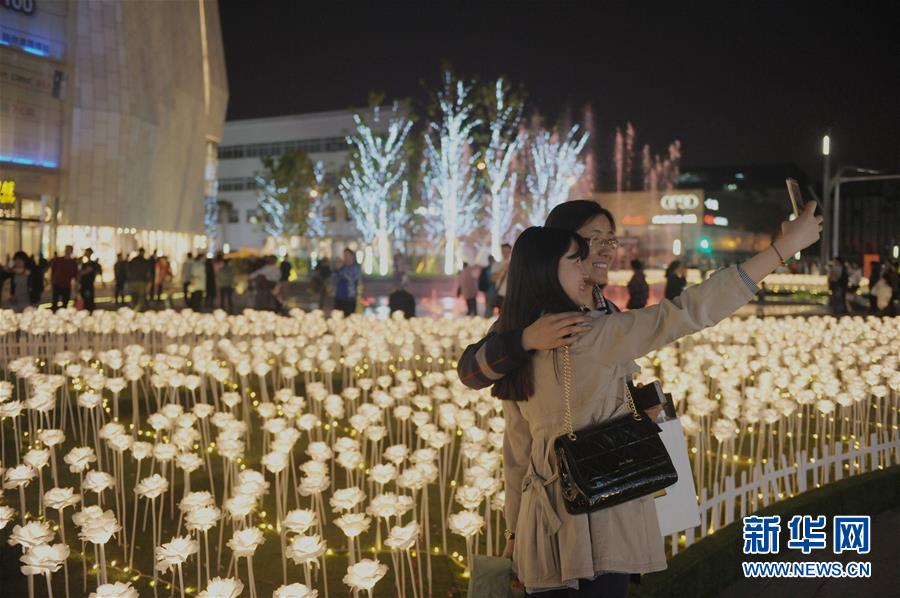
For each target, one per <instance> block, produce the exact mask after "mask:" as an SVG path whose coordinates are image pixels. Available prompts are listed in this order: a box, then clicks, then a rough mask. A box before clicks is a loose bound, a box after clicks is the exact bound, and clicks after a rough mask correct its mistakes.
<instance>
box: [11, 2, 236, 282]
mask: <svg viewBox="0 0 900 598" xmlns="http://www.w3.org/2000/svg"><path fill="white" fill-rule="evenodd" d="M227 102H228V91H227V82H226V75H225V56H224V52H223V49H222V36H221V31H220V26H219V9H218V4H217V2H216V1H215V0H193V1H190V2H189V1H185V2H168V3H156V2H74V1H68V0H17V1H16V2H9V1H6V2H2V1H0V190H2V191H3V193H2V199H0V259H2V258H5V256H6V255H7V254H10V253H12V252H14V251H16V250H18V249H23V250H25V251H26V252H28V253H36V252H38V251H42V252H43V253H44V254H45V255H47V256H49V255H50V254H52V253H53V251H55V250H58V249H61V248H62V246H63V245H66V244H72V245H74V246H75V250H76V252H78V253H80V252H81V251H83V250H84V249H85V248H87V247H91V248H92V249H93V250H94V253H95V255H97V256H98V257H99V258H100V261H101V262H102V263H103V264H104V265H105V266H109V268H107V270H108V271H109V272H111V271H112V267H111V266H112V263H113V262H114V261H115V255H116V253H117V252H125V253H127V252H129V251H132V250H134V249H136V248H137V247H144V248H145V249H146V250H147V251H148V252H149V251H154V250H156V251H159V252H160V253H165V254H168V255H170V256H171V257H172V258H173V261H174V262H175V263H177V262H178V261H179V260H180V259H181V258H182V257H183V256H184V255H185V253H187V252H188V251H190V250H193V249H196V248H198V247H202V246H203V244H204V243H205V237H204V236H203V232H204V226H203V224H204V223H203V211H204V198H205V197H210V196H212V197H214V195H215V189H214V185H212V184H211V183H214V182H215V176H214V175H212V176H210V173H211V172H214V169H215V154H216V152H215V146H216V144H217V143H218V142H219V140H220V139H221V134H222V123H223V121H224V117H225V106H226V104H227Z"/></svg>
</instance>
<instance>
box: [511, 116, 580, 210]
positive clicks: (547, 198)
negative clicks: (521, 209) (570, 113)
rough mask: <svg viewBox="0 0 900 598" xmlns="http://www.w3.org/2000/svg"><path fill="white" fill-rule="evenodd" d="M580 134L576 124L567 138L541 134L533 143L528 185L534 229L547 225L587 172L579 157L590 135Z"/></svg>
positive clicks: (552, 134) (527, 177) (528, 207)
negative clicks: (551, 211)
mask: <svg viewBox="0 0 900 598" xmlns="http://www.w3.org/2000/svg"><path fill="white" fill-rule="evenodd" d="M578 132H579V127H578V125H574V126H573V127H572V128H571V129H570V130H569V132H568V134H567V135H566V136H565V138H564V139H560V138H559V134H558V133H555V132H553V133H551V132H550V131H542V132H541V133H538V134H537V135H535V136H534V137H533V138H532V140H531V147H530V152H529V153H530V156H529V157H530V160H529V162H528V175H527V176H526V177H525V184H526V186H527V187H528V193H529V195H530V197H529V198H528V200H527V201H528V202H529V205H528V206H527V207H526V212H527V217H528V221H529V222H530V224H531V225H532V226H541V225H543V224H544V220H546V218H547V214H549V213H550V210H552V209H553V208H554V207H555V206H557V205H559V204H561V203H562V202H564V201H565V200H566V199H567V198H568V196H569V189H571V188H572V186H573V185H574V184H575V182H576V181H577V180H578V177H580V176H581V174H582V173H583V172H584V162H583V161H581V160H580V159H579V154H580V153H581V150H582V149H584V146H585V144H586V143H587V140H588V134H587V133H584V134H582V135H580V136H579V135H578Z"/></svg>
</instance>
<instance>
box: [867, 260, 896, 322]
mask: <svg viewBox="0 0 900 598" xmlns="http://www.w3.org/2000/svg"><path fill="white" fill-rule="evenodd" d="M873 272H874V270H873ZM871 286H872V297H874V299H875V309H876V311H875V314H876V315H879V316H886V315H888V308H889V307H890V305H891V297H892V296H893V294H894V290H893V289H892V288H891V283H890V282H888V273H887V272H886V271H885V272H880V274H879V276H878V282H876V283H875V284H874V285H871Z"/></svg>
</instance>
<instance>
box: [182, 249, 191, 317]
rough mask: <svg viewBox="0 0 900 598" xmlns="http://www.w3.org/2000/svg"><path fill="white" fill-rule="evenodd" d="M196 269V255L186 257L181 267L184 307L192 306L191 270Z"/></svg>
mask: <svg viewBox="0 0 900 598" xmlns="http://www.w3.org/2000/svg"><path fill="white" fill-rule="evenodd" d="M193 267H194V255H193V254H191V253H189V254H187V256H186V257H185V260H184V264H182V265H181V293H182V296H183V297H184V306H185V307H190V306H191V296H190V294H189V293H188V286H190V283H191V270H192V269H193Z"/></svg>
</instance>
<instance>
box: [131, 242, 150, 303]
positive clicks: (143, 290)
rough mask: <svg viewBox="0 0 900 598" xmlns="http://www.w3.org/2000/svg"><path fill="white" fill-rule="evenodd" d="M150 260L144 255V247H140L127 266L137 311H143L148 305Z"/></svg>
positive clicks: (132, 300) (132, 296) (132, 297)
mask: <svg viewBox="0 0 900 598" xmlns="http://www.w3.org/2000/svg"><path fill="white" fill-rule="evenodd" d="M151 270H152V268H151V267H150V260H148V259H147V258H145V257H144V248H143V247H141V248H139V249H138V252H137V255H136V256H134V257H133V258H131V260H129V262H128V267H127V268H126V277H127V280H128V292H129V293H130V294H131V304H132V307H133V309H134V310H135V311H143V310H144V308H146V307H147V296H148V295H149V294H150V291H149V286H150V276H151Z"/></svg>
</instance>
